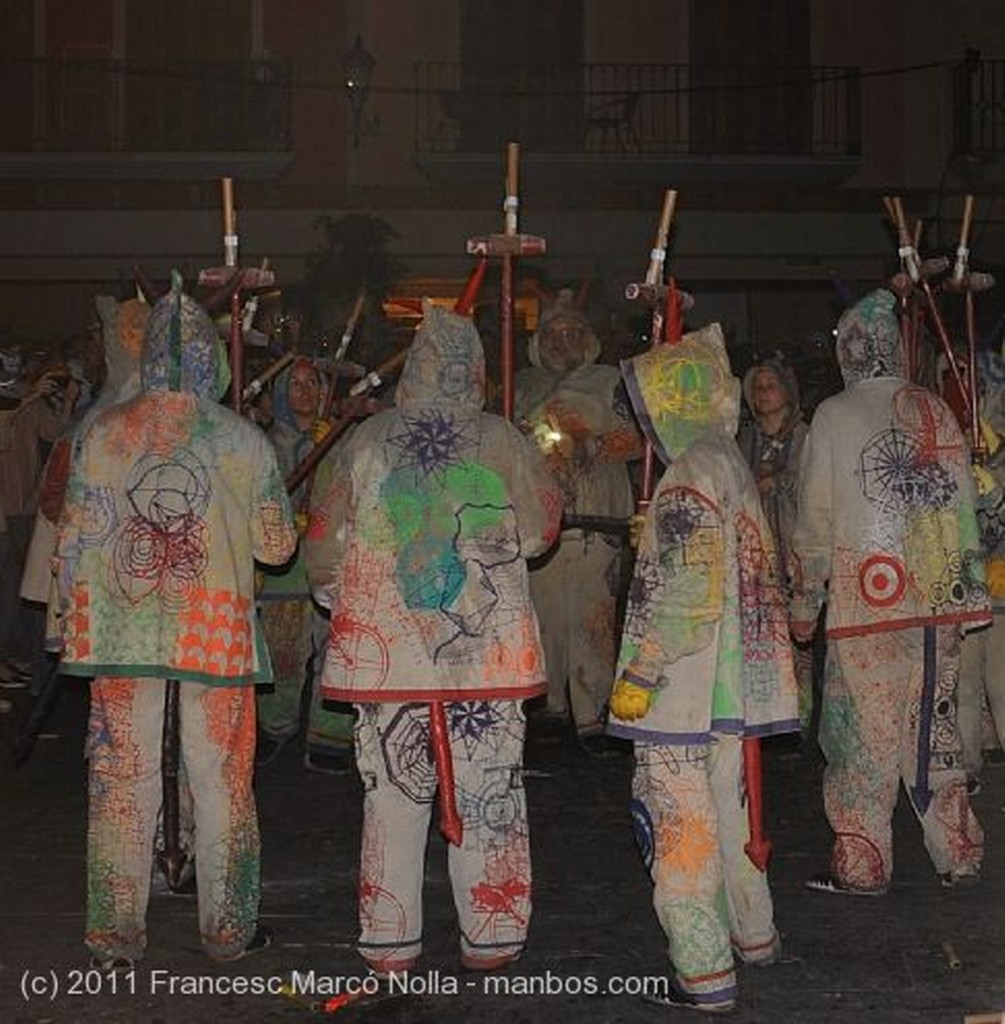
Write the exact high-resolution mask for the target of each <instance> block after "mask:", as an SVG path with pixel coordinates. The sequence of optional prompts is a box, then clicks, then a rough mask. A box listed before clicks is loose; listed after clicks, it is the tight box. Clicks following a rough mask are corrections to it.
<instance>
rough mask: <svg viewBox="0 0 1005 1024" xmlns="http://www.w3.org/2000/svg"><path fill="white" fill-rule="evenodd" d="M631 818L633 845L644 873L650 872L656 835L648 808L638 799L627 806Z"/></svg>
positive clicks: (654, 855) (654, 853) (654, 851)
mask: <svg viewBox="0 0 1005 1024" xmlns="http://www.w3.org/2000/svg"><path fill="white" fill-rule="evenodd" d="M628 810H629V813H630V814H631V818H632V834H633V835H634V836H635V845H636V846H637V847H638V849H639V854H640V855H641V856H642V863H643V864H645V866H646V871H651V870H652V866H653V860H654V859H655V857H656V834H655V831H654V829H653V819H652V817H651V816H650V814H649V808H648V807H646V805H645V804H644V803H643V802H642V801H641V800H638V799H634V798H633V799H632V801H631V803H630V804H629V805H628Z"/></svg>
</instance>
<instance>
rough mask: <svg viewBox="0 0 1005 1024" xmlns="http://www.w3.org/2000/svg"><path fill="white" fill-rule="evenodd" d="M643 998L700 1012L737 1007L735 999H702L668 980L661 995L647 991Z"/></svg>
mask: <svg viewBox="0 0 1005 1024" xmlns="http://www.w3.org/2000/svg"><path fill="white" fill-rule="evenodd" d="M642 999H643V1000H644V1001H645V1002H647V1003H649V1004H650V1005H651V1006H663V1007H670V1008H673V1009H677V1010H697V1011H698V1012H699V1013H732V1012H733V1011H734V1010H735V1009H736V1000H735V999H716V998H708V999H702V998H700V997H699V996H696V995H693V994H692V993H690V992H685V991H684V990H683V989H679V988H678V987H677V986H676V985H675V984H674V983H673V982H672V981H670V980H669V979H668V980H667V989H666V991H665V992H661V993H660V994H659V995H655V994H652V993H648V992H647V993H646V994H645V995H643V997H642Z"/></svg>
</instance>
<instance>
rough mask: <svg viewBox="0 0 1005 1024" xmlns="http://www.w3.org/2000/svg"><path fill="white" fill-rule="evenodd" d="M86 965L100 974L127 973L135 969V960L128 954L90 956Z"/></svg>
mask: <svg viewBox="0 0 1005 1024" xmlns="http://www.w3.org/2000/svg"><path fill="white" fill-rule="evenodd" d="M88 967H89V968H90V969H91V970H92V971H98V972H99V973H101V974H128V973H129V972H130V971H132V970H135V969H136V961H135V960H133V958H132V957H129V956H92V957H91V960H90V962H89V964H88Z"/></svg>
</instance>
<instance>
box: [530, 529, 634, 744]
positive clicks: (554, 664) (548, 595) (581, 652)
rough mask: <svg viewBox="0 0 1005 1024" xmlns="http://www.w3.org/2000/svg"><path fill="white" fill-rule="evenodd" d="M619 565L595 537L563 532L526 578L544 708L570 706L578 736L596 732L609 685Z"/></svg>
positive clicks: (615, 552) (615, 553)
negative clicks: (540, 653)
mask: <svg viewBox="0 0 1005 1024" xmlns="http://www.w3.org/2000/svg"><path fill="white" fill-rule="evenodd" d="M620 566H621V555H620V550H619V548H618V547H617V546H614V545H611V544H610V543H608V542H607V540H605V538H604V537H603V536H601V535H600V534H598V533H583V532H582V531H578V530H577V531H566V532H565V533H563V534H562V537H561V540H560V541H559V545H558V547H557V548H556V549H554V550H553V551H552V553H551V554H550V555H549V557H548V559H547V560H546V561H545V562H544V563H543V564H542V565H541V566H540V567H539V568H536V569H535V570H534V571H533V572H532V573H531V576H530V583H531V596H532V598H533V600H534V607H535V609H536V610H537V613H538V620H539V622H540V625H541V639H542V643H543V644H544V652H545V664H546V667H547V670H548V710H549V711H552V712H558V713H561V712H564V711H565V710H566V708H567V707H568V708H570V709H571V712H572V719H573V722H574V724H575V726H576V730H577V731H578V732H580V733H584V734H585V733H590V732H596V731H599V730H600V729H601V728H602V724H603V714H604V709H605V706H606V704H607V700H608V698H609V697H610V693H611V686H612V685H613V682H614V663H615V653H616V652H615V640H614V628H615V615H616V611H617V607H616V606H617V587H618V582H619V581H618V575H619V572H620ZM566 688H568V697H567V696H566Z"/></svg>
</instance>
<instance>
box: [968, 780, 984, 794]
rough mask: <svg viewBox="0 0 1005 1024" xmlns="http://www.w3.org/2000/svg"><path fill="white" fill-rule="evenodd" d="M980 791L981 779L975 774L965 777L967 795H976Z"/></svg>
mask: <svg viewBox="0 0 1005 1024" xmlns="http://www.w3.org/2000/svg"><path fill="white" fill-rule="evenodd" d="M980 791H981V780H980V779H979V778H977V776H976V775H971V776H970V777H969V778H968V779H967V796H977V794H978V793H979V792H980Z"/></svg>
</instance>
